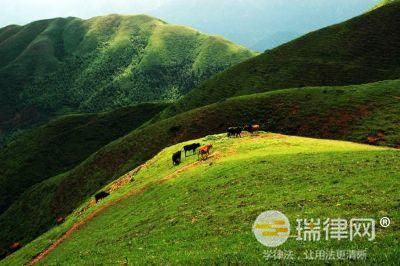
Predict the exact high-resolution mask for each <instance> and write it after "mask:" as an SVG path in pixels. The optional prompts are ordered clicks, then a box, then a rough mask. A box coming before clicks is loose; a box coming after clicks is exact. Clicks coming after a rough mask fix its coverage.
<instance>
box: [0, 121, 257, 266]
mask: <svg viewBox="0 0 400 266" xmlns="http://www.w3.org/2000/svg"><path fill="white" fill-rule="evenodd" d="M244 130H245V131H248V132H249V133H251V134H253V133H255V132H257V131H259V130H260V126H259V125H246V126H244V127H229V128H228V129H227V132H228V137H241V136H242V135H241V134H242V132H243V131H244ZM212 147H213V146H212V144H208V145H204V146H201V144H200V143H193V144H190V145H185V146H184V147H183V148H182V150H183V151H184V152H185V157H187V153H188V152H192V155H194V154H195V153H196V150H197V149H198V153H197V154H198V157H197V158H198V160H200V159H201V160H205V159H207V158H208V156H209V155H210V151H211V149H212ZM182 150H180V151H177V152H175V153H174V154H172V163H173V165H179V164H180V163H181V162H182ZM109 195H110V193H108V192H105V191H100V192H99V193H97V194H96V195H95V196H94V198H95V201H96V203H97V202H98V201H99V200H101V199H104V198H106V197H108V196H109ZM55 222H56V224H58V225H59V224H62V223H63V222H64V218H63V217H58V218H56V220H55ZM20 248H22V244H21V243H19V242H16V243H13V244H11V245H10V247H9V249H8V251H7V250H3V249H0V259H3V258H5V257H6V256H7V255H9V254H10V253H13V252H15V251H17V250H18V249H20Z"/></svg>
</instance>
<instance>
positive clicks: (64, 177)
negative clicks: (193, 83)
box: [0, 80, 400, 245]
mask: <svg viewBox="0 0 400 266" xmlns="http://www.w3.org/2000/svg"><path fill="white" fill-rule="evenodd" d="M399 87H400V81H399V80H394V81H385V82H378V83H372V84H366V85H358V86H347V87H316V88H299V89H288V90H281V91H273V92H267V93H262V94H254V95H249V96H242V97H237V98H232V99H228V100H226V101H223V102H220V103H217V104H213V105H209V106H206V107H202V108H199V109H195V110H192V111H190V112H186V113H183V114H180V115H178V116H175V117H173V118H170V119H166V120H163V121H160V122H157V123H154V124H151V125H147V126H144V127H141V128H139V129H137V130H134V131H132V132H131V133H129V134H128V135H126V136H124V137H122V138H120V139H118V140H116V141H114V142H112V143H110V144H109V145H107V146H105V147H103V148H102V149H100V150H99V151H97V152H96V153H94V154H93V155H91V156H90V157H89V158H88V159H87V160H85V161H84V162H83V163H81V164H80V165H79V166H77V167H76V168H74V169H72V170H70V171H68V172H66V173H63V174H60V175H58V176H55V177H52V178H49V179H47V180H46V181H43V182H42V183H39V184H37V185H35V186H33V187H32V188H30V189H29V190H27V191H25V193H24V194H22V195H21V197H20V199H19V200H18V201H16V202H14V204H13V205H11V207H10V208H9V209H8V210H7V211H6V212H5V213H3V214H2V215H1V216H0V223H1V224H2V225H3V226H2V227H0V235H2V236H3V243H1V244H2V245H3V244H6V243H9V242H13V241H22V242H24V243H28V242H29V241H30V240H32V238H34V237H37V236H38V235H40V234H41V233H43V232H45V231H46V230H47V229H49V228H51V227H52V226H53V225H54V217H57V216H59V215H61V216H65V215H67V214H69V213H70V212H71V211H73V210H74V209H75V208H76V207H77V206H79V205H80V204H81V203H82V202H83V201H84V200H86V199H88V198H89V197H91V196H92V195H93V194H94V193H95V192H96V191H98V190H99V189H100V188H101V187H102V186H104V185H106V184H108V183H110V182H112V181H113V180H115V179H116V178H118V177H119V176H121V175H122V174H124V173H126V172H128V171H129V170H132V169H133V168H135V167H137V166H138V165H139V164H141V163H143V162H145V161H146V160H148V159H150V158H152V157H153V156H154V155H155V154H156V153H157V152H159V151H160V150H161V149H163V148H164V147H166V146H169V145H172V144H175V143H179V142H182V141H186V140H190V139H194V138H199V137H202V136H205V135H208V134H215V133H218V132H224V131H225V129H226V127H228V126H234V125H243V124H245V123H251V122H256V123H259V124H260V125H261V126H262V128H263V129H264V130H268V131H273V132H280V133H286V134H291V135H302V136H309V137H318V138H331V139H341V140H351V141H356V142H364V143H370V144H376V145H387V146H393V147H398V146H399V145H400V135H399V132H400V128H399V123H398V117H399V116H400V100H399V99H400V90H399ZM15 221H21V222H20V223H18V224H16V223H15ZM22 221H24V222H22Z"/></svg>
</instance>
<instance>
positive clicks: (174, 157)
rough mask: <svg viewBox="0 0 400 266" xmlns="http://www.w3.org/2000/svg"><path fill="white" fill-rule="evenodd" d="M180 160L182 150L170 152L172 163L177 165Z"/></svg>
mask: <svg viewBox="0 0 400 266" xmlns="http://www.w3.org/2000/svg"><path fill="white" fill-rule="evenodd" d="M181 160H182V152H181V151H177V152H175V153H174V154H172V163H173V164H174V165H179V164H180V163H181Z"/></svg>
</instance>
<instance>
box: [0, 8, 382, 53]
mask: <svg viewBox="0 0 400 266" xmlns="http://www.w3.org/2000/svg"><path fill="white" fill-rule="evenodd" d="M378 1H379V0H0V27H3V26H6V25H9V24H19V25H24V24H27V23H29V22H31V21H35V20H39V19H46V18H54V17H68V16H73V17H80V18H84V19H86V18H90V17H94V16H99V15H107V14H112V13H118V14H149V15H153V16H156V17H159V18H161V19H163V20H165V21H167V22H170V23H173V24H180V25H187V26H191V27H194V28H196V29H198V30H200V31H202V32H205V33H210V34H219V35H224V36H225V37H227V38H228V39H230V40H232V41H235V42H237V43H240V44H243V45H246V46H248V47H251V48H253V49H256V50H259V51H262V50H263V49H267V48H271V47H274V46H276V45H277V44H279V43H283V42H286V41H288V40H290V39H293V38H294V37H297V36H300V35H302V34H304V33H307V32H309V31H312V30H316V29H319V28H322V27H325V26H327V25H331V24H334V23H338V22H341V21H344V20H346V19H349V18H351V17H353V16H356V15H359V14H361V13H363V12H365V11H366V10H368V9H369V8H370V7H372V6H373V5H374V4H376V3H377V2H378ZM264 39H266V40H264Z"/></svg>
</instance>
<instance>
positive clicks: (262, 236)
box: [253, 211, 290, 247]
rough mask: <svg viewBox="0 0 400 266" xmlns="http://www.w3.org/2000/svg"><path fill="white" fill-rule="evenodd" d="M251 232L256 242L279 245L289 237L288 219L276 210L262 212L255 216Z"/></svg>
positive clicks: (271, 245) (273, 245)
mask: <svg viewBox="0 0 400 266" xmlns="http://www.w3.org/2000/svg"><path fill="white" fill-rule="evenodd" d="M253 233H254V235H255V237H256V238H257V240H258V242H260V243H261V244H263V245H264V246H267V247H277V246H280V245H282V244H283V243H285V242H286V240H287V239H288V237H289V234H290V223H289V219H288V218H287V217H286V216H285V215H284V214H283V213H281V212H278V211H266V212H263V213H261V214H260V215H259V216H258V217H257V219H256V221H255V223H254V225H253Z"/></svg>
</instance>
